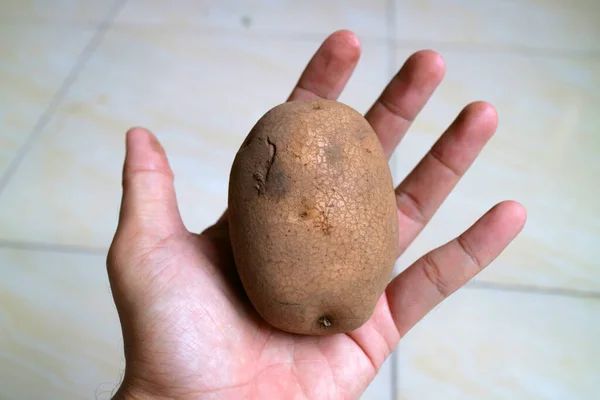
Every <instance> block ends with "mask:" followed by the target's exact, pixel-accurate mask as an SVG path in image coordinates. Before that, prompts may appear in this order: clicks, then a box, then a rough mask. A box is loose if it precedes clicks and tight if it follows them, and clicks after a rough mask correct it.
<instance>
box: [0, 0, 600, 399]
mask: <svg viewBox="0 0 600 400" xmlns="http://www.w3.org/2000/svg"><path fill="white" fill-rule="evenodd" d="M0 10H1V11H0V87H1V88H2V90H0V272H1V273H2V276H3V279H2V280H1V281H0V299H2V301H1V302H0V304H1V305H2V306H0V398H3V399H4V398H9V399H13V398H14V399H37V398H63V399H71V398H73V399H75V398H90V397H93V396H97V397H98V398H108V397H109V396H110V392H111V390H112V388H114V386H115V385H117V384H118V382H119V379H120V374H121V373H122V365H123V360H122V355H121V347H122V344H121V338H120V331H119V326H118V320H117V317H116V313H115V310H114V306H113V304H112V300H111V297H110V289H109V287H108V282H107V279H106V274H105V270H104V268H105V267H104V257H105V255H104V254H105V252H106V249H107V247H108V244H109V241H110V239H111V235H112V234H113V231H114V228H115V221H116V216H117V211H118V204H119V200H120V176H119V174H120V171H121V164H122V157H123V133H124V131H125V130H126V129H127V128H128V127H130V126H133V125H143V126H147V127H149V128H151V129H152V130H154V131H155V132H156V133H157V135H158V137H159V138H160V140H161V141H162V142H163V144H164V145H165V148H166V150H167V153H168V154H169V156H170V160H171V163H172V167H173V169H174V171H175V174H176V176H177V179H176V186H177V191H178V197H179V200H180V205H181V209H182V213H183V216H184V219H185V222H186V225H187V226H188V228H189V229H191V230H194V231H200V230H201V229H202V228H203V227H205V226H207V224H209V223H211V222H212V221H213V220H214V219H215V217H216V216H217V215H218V214H219V213H220V212H221V211H222V209H223V207H224V204H225V199H226V188H227V178H228V173H229V166H230V162H231V160H232V157H233V155H234V153H235V151H236V149H237V147H238V145H239V143H240V142H241V140H242V139H243V137H244V136H245V135H246V133H247V131H248V129H249V127H251V126H252V124H253V123H254V122H255V121H256V119H257V118H259V117H260V116H261V115H262V114H263V113H264V111H266V110H267V109H268V108H270V107H271V106H273V105H275V104H277V103H279V102H281V101H283V100H284V99H285V97H286V96H287V94H288V93H289V90H290V89H291V87H292V85H293V84H294V83H295V81H296V79H297V77H298V74H299V73H300V72H301V70H302V68H303V67H304V64H305V62H306V61H307V59H308V57H310V55H311V54H312V52H313V51H314V50H316V48H317V47H318V46H319V44H320V41H321V40H322V39H323V38H324V37H325V36H326V35H327V34H328V33H330V32H332V31H334V30H336V29H338V28H350V29H353V30H355V31H356V32H357V33H358V34H359V35H360V36H361V39H362V42H363V49H364V52H363V57H362V59H361V62H360V64H359V68H358V69H357V71H356V72H355V74H354V76H353V79H352V80H351V83H350V85H349V87H348V89H347V91H346V92H345V93H344V95H343V96H342V98H341V100H342V101H344V102H347V103H348V104H350V105H352V106H354V107H355V108H357V109H359V110H361V111H364V110H366V109H367V108H368V106H369V104H370V103H371V102H372V101H373V100H374V99H375V97H376V96H377V94H378V92H379V91H380V90H381V89H382V88H383V86H384V85H385V83H386V82H387V80H388V79H389V78H390V77H391V75H392V74H393V72H394V71H395V69H397V68H398V67H399V66H400V64H401V63H402V61H403V60H404V59H405V58H406V57H407V56H408V55H409V54H410V53H411V52H413V51H415V50H418V49H421V48H433V49H435V50H438V51H439V52H441V54H442V55H443V56H444V58H445V60H446V64H447V74H446V80H445V82H444V83H443V84H442V86H441V87H440V89H439V90H438V92H437V93H436V95H435V97H434V99H433V100H432V101H431V102H430V103H429V104H428V106H427V107H426V108H425V110H424V111H423V114H422V116H421V117H420V118H419V119H418V120H417V122H416V123H415V125H414V127H413V129H412V130H411V132H410V134H409V135H408V136H407V137H406V139H405V140H404V142H403V143H402V146H401V147H400V148H399V150H398V151H397V152H396V155H395V160H394V162H393V163H392V165H394V171H393V172H394V175H395V176H396V177H397V178H400V177H402V176H404V175H405V174H406V173H407V172H408V171H409V170H410V168H411V167H412V166H413V165H414V164H415V163H416V162H417V160H418V158H419V157H420V156H421V155H422V154H423V153H424V151H425V150H426V149H427V148H428V147H429V146H430V145H431V144H432V143H433V141H434V140H435V138H436V137H437V136H438V135H439V134H440V132H441V131H442V130H443V129H444V128H445V127H446V126H447V125H448V124H449V123H450V121H451V120H452V119H453V117H454V116H455V115H456V113H457V112H458V111H459V110H460V108H461V107H462V106H463V105H464V104H466V103H467V102H469V101H472V100H479V99H483V100H487V101H490V102H492V103H493V104H495V106H496V107H497V109H498V111H499V114H500V127H499V130H498V134H497V135H496V137H495V138H494V139H493V140H492V141H491V143H490V145H489V146H488V148H487V149H486V150H485V151H484V152H483V153H482V155H481V157H480V159H479V160H478V161H477V162H476V164H475V165H474V167H473V168H472V170H471V171H470V172H469V173H468V174H467V176H466V177H465V178H464V181H463V182H462V183H461V184H460V185H459V186H458V188H457V190H456V191H455V193H454V194H453V195H451V196H450V198H449V199H448V201H447V202H446V204H445V205H444V206H443V207H442V209H441V210H440V211H439V213H438V215H437V216H436V218H435V219H434V221H433V222H432V223H431V225H430V227H429V228H427V229H426V230H425V231H424V232H423V234H422V235H421V236H420V237H419V238H418V240H417V241H416V242H415V244H414V246H412V247H411V248H410V249H409V250H408V251H407V253H406V254H405V255H404V256H403V257H402V258H401V259H400V261H399V266H400V268H402V267H404V266H406V265H408V264H409V262H410V261H412V260H414V259H415V258H416V257H418V256H419V255H421V254H422V253H423V252H425V251H426V250H428V249H430V248H432V247H434V246H436V245H438V244H440V243H443V242H445V241H446V240H448V239H450V238H451V237H452V236H454V235H456V234H457V233H458V232H460V231H461V230H462V229H464V228H465V227H466V226H468V225H469V224H470V223H471V222H472V221H473V220H474V219H475V218H476V217H477V216H478V215H479V214H481V213H482V212H483V211H485V210H486V209H487V208H489V207H490V206H491V205H492V204H493V203H495V202H497V201H499V200H502V199H506V198H514V199H517V200H520V201H521V202H523V203H524V205H525V206H526V207H527V208H528V212H529V222H528V224H527V226H526V228H525V230H524V232H523V234H522V235H521V236H520V237H519V239H518V240H517V241H516V242H515V243H514V244H513V245H511V246H510V247H509V249H508V250H507V251H506V253H504V254H503V255H502V256H501V257H500V258H499V259H498V260H497V261H496V262H494V263H493V264H492V265H491V266H490V267H489V268H488V269H487V270H486V271H484V272H483V273H482V274H481V275H480V276H479V277H478V278H477V279H476V281H475V282H473V283H472V284H470V286H469V287H468V288H466V289H465V290H463V291H461V292H460V293H458V294H456V295H454V296H453V297H452V298H450V299H449V300H448V301H447V302H446V303H445V304H444V305H442V306H440V307H439V308H437V309H436V310H435V311H434V312H432V314H431V315H429V316H428V317H427V318H426V319H425V320H424V321H423V322H422V323H421V324H420V325H418V326H417V327H416V328H415V329H414V330H413V331H411V332H410V333H409V334H408V335H407V336H406V337H405V338H404V340H403V341H402V343H401V345H400V348H399V351H398V352H397V353H398V354H397V356H396V358H390V359H389V360H388V362H387V363H386V364H385V367H384V368H383V369H382V371H381V373H380V374H379V376H378V378H377V380H376V381H375V382H374V383H373V385H372V386H371V387H370V388H369V389H368V391H367V393H366V394H365V396H364V398H367V399H369V398H372V399H382V400H385V399H390V400H391V399H438V398H444V399H453V398H456V399H496V398H497V399H506V398H510V399H590V398H593V397H594V394H597V393H600V384H598V383H597V379H596V377H597V376H598V375H600V363H599V362H598V360H599V359H600V344H599V342H598V338H599V337H600V322H599V321H600V320H599V319H598V315H599V311H600V265H599V262H598V259H600V250H598V243H600V208H599V207H598V201H597V200H596V198H597V195H598V194H600V181H599V180H598V178H597V177H598V176H599V174H600V162H599V161H598V158H597V157H598V155H599V154H600V139H599V136H598V134H597V132H598V131H599V130H600V116H599V115H600V114H599V113H598V112H597V109H598V108H599V107H600V44H599V43H600V40H599V39H600V3H598V2H596V1H594V0H577V1H571V0H519V1H516V0H492V1H486V2H482V1H475V0H461V1H453V2H450V1H442V0H435V1H427V2H423V1H418V0H411V1H408V0H404V1H400V0H396V1H395V2H394V1H392V0H387V1H386V0H380V1H366V0H353V1H341V0H336V1H334V0H330V1H327V2H317V1H313V0H311V1H306V2H297V1H291V0H290V1H278V2H272V1H266V0H264V1H256V0H254V1H245V2H240V1H216V0H213V1H204V2H197V1H192V0H174V1H168V2H167V1H162V0H160V1H159V0H149V1H145V0H144V1H142V0H123V1H101V2H100V1H92V0H85V1H84V0H60V1H59V0H56V1H52V2H50V1H44V0H40V1H34V0H28V1H20V0H19V1H17V0H0ZM199 176H203V179H198V177H199ZM207 177H209V178H208V179H206V178H207ZM394 387H395V389H393V388H394Z"/></svg>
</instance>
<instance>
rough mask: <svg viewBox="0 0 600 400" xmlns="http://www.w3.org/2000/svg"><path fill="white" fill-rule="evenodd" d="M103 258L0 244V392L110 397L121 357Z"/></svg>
mask: <svg viewBox="0 0 600 400" xmlns="http://www.w3.org/2000/svg"><path fill="white" fill-rule="evenodd" d="M105 260H106V256H105V255H103V254H98V255H90V254H61V253H49V252H44V251H28V250H9V249H0V274H1V275H2V276H3V279H2V281H1V282H0V303H2V305H3V306H2V308H1V309H0V376H1V377H2V378H1V379H0V381H1V384H0V398H3V399H59V398H60V399H79V398H87V399H90V398H99V399H108V398H110V396H109V395H108V394H109V393H110V392H111V391H112V390H113V389H114V388H115V387H118V385H119V383H120V379H121V372H122V369H123V366H124V362H123V356H122V339H121V330H120V326H119V320H118V317H117V312H116V310H115V307H114V305H113V300H112V296H111V293H110V288H109V285H108V279H107V276H106V267H105Z"/></svg>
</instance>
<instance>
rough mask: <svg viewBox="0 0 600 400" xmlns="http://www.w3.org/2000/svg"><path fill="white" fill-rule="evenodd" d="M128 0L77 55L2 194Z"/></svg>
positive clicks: (3, 181)
mask: <svg viewBox="0 0 600 400" xmlns="http://www.w3.org/2000/svg"><path fill="white" fill-rule="evenodd" d="M126 1H127V0H117V1H115V2H114V4H113V6H112V7H111V9H110V11H109V12H108V15H107V16H106V18H105V19H104V20H103V21H102V22H101V23H100V24H99V25H98V26H97V28H96V33H95V34H94V36H93V37H92V39H91V40H90V42H89V43H88V44H87V45H86V46H85V48H84V49H83V51H82V52H81V54H80V55H79V57H77V61H76V62H75V65H74V66H73V68H72V69H71V71H69V74H68V75H67V77H66V78H65V80H64V81H63V82H62V84H61V85H60V87H59V88H58V90H57V91H56V93H55V94H54V96H53V97H52V100H50V103H49V104H48V107H46V109H45V110H44V112H43V113H42V115H41V116H40V117H39V119H38V120H37V122H36V123H35V125H34V126H33V128H32V129H31V131H30V132H29V134H28V135H27V139H26V140H25V143H23V145H22V146H21V147H20V148H19V149H18V150H17V152H16V154H15V157H14V158H13V159H12V161H11V162H10V164H9V165H8V168H7V169H6V171H5V172H4V175H2V177H0V195H1V194H2V193H3V192H4V189H6V186H7V185H8V182H9V181H10V179H11V178H12V177H13V175H14V174H15V172H16V171H17V169H18V168H19V165H21V162H22V161H23V159H24V158H25V156H26V155H27V154H28V153H29V151H30V150H31V149H32V148H33V145H34V143H35V142H36V140H37V139H38V138H39V137H40V135H41V133H42V132H43V130H44V128H45V127H46V125H47V124H48V122H50V120H51V118H52V116H53V115H54V113H55V112H56V110H57V109H58V107H59V105H60V104H61V103H62V101H63V100H64V99H65V97H66V96H67V93H68V92H69V89H70V88H71V86H72V85H73V84H74V83H75V81H76V80H77V77H78V76H79V74H80V73H81V71H82V70H83V68H84V67H85V64H86V63H87V61H88V60H89V59H90V57H91V56H92V54H94V52H95V51H96V49H97V48H98V46H100V44H101V43H102V40H103V39H104V36H105V35H106V33H107V32H108V30H109V29H110V26H111V23H112V21H113V20H114V19H115V18H116V16H117V15H118V14H119V12H120V11H121V9H122V8H123V6H124V5H125V3H126Z"/></svg>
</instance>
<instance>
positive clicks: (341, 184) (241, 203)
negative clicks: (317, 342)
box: [229, 100, 398, 335]
mask: <svg viewBox="0 0 600 400" xmlns="http://www.w3.org/2000/svg"><path fill="white" fill-rule="evenodd" d="M229 224H230V228H229V229H230V236H231V244H232V247H233V253H234V257H235V262H236V265H237V270H238V273H239V275H240V278H241V281H242V284H243V286H244V289H245V290H246V293H247V295H248V297H249V299H250V301H251V302H252V304H253V305H254V308H255V309H256V310H257V311H258V313H259V314H260V315H261V316H262V317H263V318H264V319H265V320H266V321H267V322H268V323H270V324H271V325H272V326H274V327H276V328H279V329H282V330H285V331H288V332H293V333H300V334H309V335H326V334H334V333H340V332H348V331H351V330H354V329H356V328H358V327H360V326H361V325H362V324H364V323H365V322H366V321H367V320H368V319H369V317H370V316H371V314H372V313H373V309H374V307H375V304H376V303H377V301H378V299H379V297H380V296H381V294H382V293H383V291H384V290H385V287H386V284H387V283H388V280H389V278H390V275H391V272H392V269H393V266H394V261H395V259H396V252H397V245H398V217H397V211H396V201H395V196H394V189H393V184H392V177H391V174H390V170H389V167H388V164H387V160H386V158H385V156H384V154H383V150H382V148H381V144H380V143H379V140H378V138H377V136H376V134H375V132H374V131H373V129H372V128H371V126H370V125H369V123H368V122H367V121H366V120H365V119H364V118H363V116H362V115H360V114H359V113H358V112H356V111H355V110H354V109H352V108H350V107H348V106H346V105H344V104H341V103H338V102H336V101H331V100H314V101H296V102H289V103H285V104H282V105H279V106H277V107H275V108H273V109H272V110H270V111H269V112H267V113H266V114H265V115H264V116H263V117H262V118H261V119H260V120H259V121H258V122H257V123H256V125H255V126H254V128H253V129H252V131H251V132H250V134H249V135H248V137H247V138H246V140H245V141H244V143H243V144H242V146H241V148H240V150H239V151H238V153H237V155H236V157H235V160H234V162H233V166H232V170H231V176H230V182H229Z"/></svg>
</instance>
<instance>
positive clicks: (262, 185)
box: [253, 136, 277, 196]
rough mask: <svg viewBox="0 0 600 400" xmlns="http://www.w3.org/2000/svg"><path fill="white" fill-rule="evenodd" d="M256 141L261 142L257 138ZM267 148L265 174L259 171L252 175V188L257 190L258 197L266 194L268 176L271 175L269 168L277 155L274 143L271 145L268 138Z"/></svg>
mask: <svg viewBox="0 0 600 400" xmlns="http://www.w3.org/2000/svg"><path fill="white" fill-rule="evenodd" d="M258 141H260V142H262V141H263V140H261V139H260V138H259V139H258ZM267 146H269V158H268V159H267V161H266V163H265V167H264V170H265V172H264V173H262V172H260V171H257V172H255V173H254V175H253V178H254V180H255V181H256V183H255V185H254V187H255V188H256V189H257V190H258V195H259V196H264V195H265V194H266V193H267V183H268V181H269V174H270V173H271V167H272V166H273V162H275V156H276V155H277V146H275V143H273V142H272V141H271V139H270V138H269V137H268V136H267Z"/></svg>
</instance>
